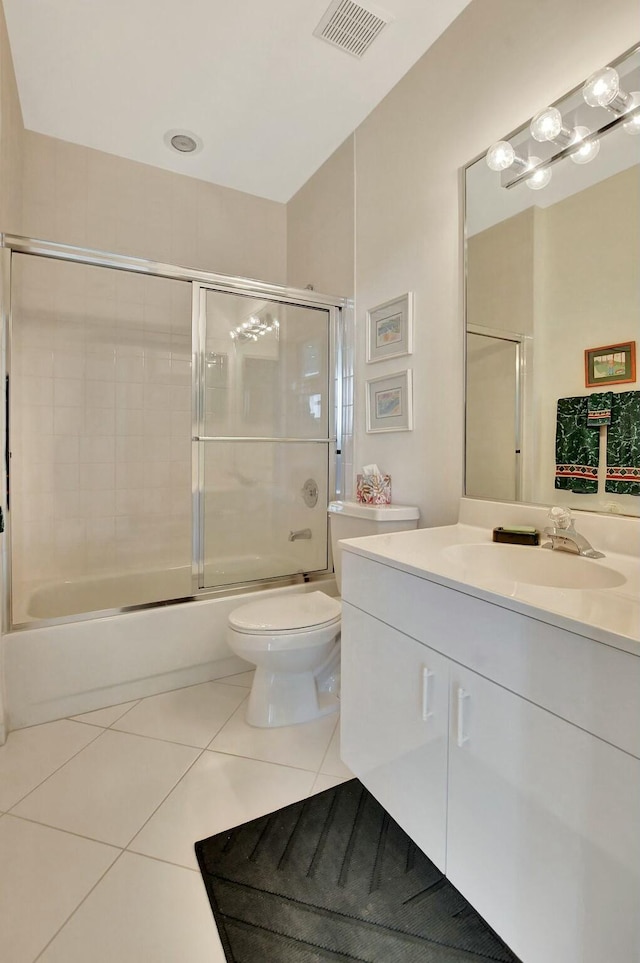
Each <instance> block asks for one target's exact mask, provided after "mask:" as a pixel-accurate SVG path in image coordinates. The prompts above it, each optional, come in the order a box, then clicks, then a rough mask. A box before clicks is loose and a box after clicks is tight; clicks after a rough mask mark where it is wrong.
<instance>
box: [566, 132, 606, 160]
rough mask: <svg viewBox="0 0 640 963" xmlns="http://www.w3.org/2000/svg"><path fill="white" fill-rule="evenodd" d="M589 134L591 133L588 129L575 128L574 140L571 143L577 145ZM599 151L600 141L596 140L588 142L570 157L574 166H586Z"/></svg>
mask: <svg viewBox="0 0 640 963" xmlns="http://www.w3.org/2000/svg"><path fill="white" fill-rule="evenodd" d="M590 133H591V131H590V130H589V128H588V127H581V126H580V127H576V128H575V129H574V138H573V142H572V143H574V144H579V143H580V141H583V140H584V139H585V137H586V136H587V135H588V134H590ZM599 150H600V141H599V140H598V139H597V138H596V139H594V140H588V141H587V142H586V143H585V144H582V146H581V147H579V148H578V149H577V150H576V151H574V152H573V153H572V154H571V155H570V156H571V160H572V161H573V163H574V164H588V163H589V161H592V160H593V159H594V157H597V155H598V151H599Z"/></svg>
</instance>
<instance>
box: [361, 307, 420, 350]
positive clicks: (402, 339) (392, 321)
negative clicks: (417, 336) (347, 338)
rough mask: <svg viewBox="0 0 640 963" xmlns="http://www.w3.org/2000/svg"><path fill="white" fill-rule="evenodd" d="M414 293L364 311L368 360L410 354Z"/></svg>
mask: <svg viewBox="0 0 640 963" xmlns="http://www.w3.org/2000/svg"><path fill="white" fill-rule="evenodd" d="M412 337H413V293H412V292H411V291H409V292H408V294H403V295H402V297H400V298H394V300H393V301H386V302H385V303H384V304H379V305H378V306H377V308H372V309H371V310H370V311H367V362H368V363H369V364H370V363H371V362H372V361H386V359H387V358H398V357H399V356H400V355H403V354H411V351H412Z"/></svg>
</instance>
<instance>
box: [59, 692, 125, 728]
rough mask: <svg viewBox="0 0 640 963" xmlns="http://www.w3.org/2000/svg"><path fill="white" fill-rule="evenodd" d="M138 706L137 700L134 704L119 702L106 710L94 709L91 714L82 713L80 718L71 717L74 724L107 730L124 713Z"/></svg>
mask: <svg viewBox="0 0 640 963" xmlns="http://www.w3.org/2000/svg"><path fill="white" fill-rule="evenodd" d="M137 704H138V699H136V700H135V701H134V702H121V703H120V705H118V706H109V707H108V708H106V709H95V710H94V711H93V712H83V713H82V715H81V716H72V717H71V718H72V719H75V720H76V722H88V723H89V725H91V726H102V728H103V729H108V728H109V726H110V725H112V724H113V723H114V722H117V721H118V719H120V718H121V717H122V716H123V715H124V714H125V712H128V711H129V709H133V707H134V706H135V705H137Z"/></svg>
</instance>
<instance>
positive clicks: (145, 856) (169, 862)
mask: <svg viewBox="0 0 640 963" xmlns="http://www.w3.org/2000/svg"><path fill="white" fill-rule="evenodd" d="M123 853H127V854H128V855H129V856H138V857H139V858H140V859H152V860H153V861H154V862H155V863H164V865H165V866H173V867H175V869H186V870H188V871H189V872H190V873H197V875H198V876H201V875H202V874H201V872H200V868H199V867H198V866H185V865H184V863H175V862H174V861H173V860H172V859H163V858H162V856H150V855H149V854H148V853H139V852H138V851H137V850H135V849H123Z"/></svg>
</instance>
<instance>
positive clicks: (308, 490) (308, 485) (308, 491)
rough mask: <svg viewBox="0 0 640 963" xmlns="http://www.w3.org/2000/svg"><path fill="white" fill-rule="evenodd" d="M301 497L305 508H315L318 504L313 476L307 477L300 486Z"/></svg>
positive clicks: (315, 482)
mask: <svg viewBox="0 0 640 963" xmlns="http://www.w3.org/2000/svg"><path fill="white" fill-rule="evenodd" d="M302 497H303V498H304V503H305V505H306V506H307V508H315V507H316V505H317V504H318V483H317V481H315V480H314V479H313V478H307V480H306V482H305V483H304V485H303V486H302Z"/></svg>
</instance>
